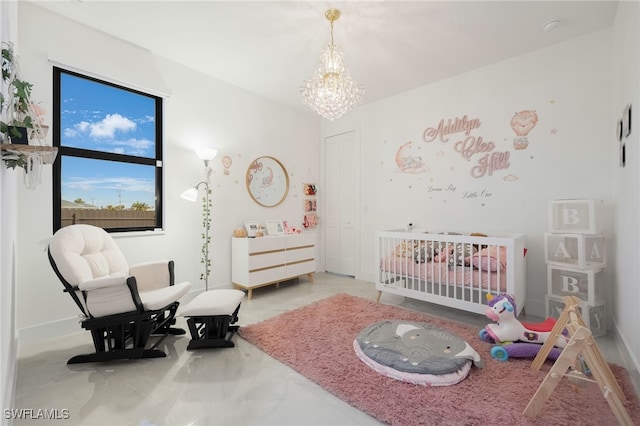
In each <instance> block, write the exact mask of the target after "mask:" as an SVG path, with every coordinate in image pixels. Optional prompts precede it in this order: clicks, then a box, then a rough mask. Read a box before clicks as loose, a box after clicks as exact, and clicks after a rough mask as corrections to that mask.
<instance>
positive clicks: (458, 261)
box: [437, 243, 477, 267]
mask: <svg viewBox="0 0 640 426" xmlns="http://www.w3.org/2000/svg"><path fill="white" fill-rule="evenodd" d="M476 251H477V249H476V246H475V245H473V244H467V243H449V244H447V246H446V247H445V250H443V251H442V252H441V254H440V258H439V260H437V261H438V262H447V263H448V264H449V267H453V266H464V265H468V264H469V261H470V258H471V255H473V254H474V253H475V252H476Z"/></svg>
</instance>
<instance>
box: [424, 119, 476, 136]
mask: <svg viewBox="0 0 640 426" xmlns="http://www.w3.org/2000/svg"><path fill="white" fill-rule="evenodd" d="M480 124H481V123H480V119H478V118H474V119H471V120H470V119H468V118H467V116H466V115H465V116H463V117H456V118H454V119H453V120H451V119H450V118H449V119H447V122H446V123H445V121H444V119H442V120H440V123H438V126H437V127H429V128H428V129H426V130H425V131H424V135H423V137H424V140H425V141H426V142H433V141H434V140H435V139H436V138H437V137H438V136H439V137H440V142H449V138H445V136H446V135H450V134H453V133H461V132H464V134H465V135H467V136H469V134H471V131H472V130H473V129H477V128H478V127H480Z"/></svg>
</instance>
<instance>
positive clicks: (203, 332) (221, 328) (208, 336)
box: [181, 289, 244, 350]
mask: <svg viewBox="0 0 640 426" xmlns="http://www.w3.org/2000/svg"><path fill="white" fill-rule="evenodd" d="M243 298H244V292H243V291H240V290H231V289H222V290H211V291H207V292H204V293H201V294H199V295H198V296H196V298H195V299H193V300H192V301H191V302H189V303H188V304H187V305H186V306H185V307H184V308H183V309H182V312H181V315H182V316H183V317H185V318H187V325H188V326H189V331H190V332H191V341H190V342H189V346H187V350H192V349H201V348H232V347H234V346H235V344H234V343H233V342H232V341H231V338H232V337H233V335H234V334H235V333H236V331H238V328H239V326H237V325H231V324H235V323H236V321H238V311H239V310H240V302H241V301H242V299H243Z"/></svg>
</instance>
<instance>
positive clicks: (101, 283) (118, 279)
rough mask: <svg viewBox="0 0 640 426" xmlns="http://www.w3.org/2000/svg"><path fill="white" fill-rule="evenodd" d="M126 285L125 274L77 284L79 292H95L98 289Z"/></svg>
mask: <svg viewBox="0 0 640 426" xmlns="http://www.w3.org/2000/svg"><path fill="white" fill-rule="evenodd" d="M126 284H127V276H126V275H125V274H116V275H115V276H107V277H100V278H96V279H95V280H88V281H85V282H81V283H79V284H78V288H79V289H80V290H95V289H98V288H107V287H117V286H123V285H126Z"/></svg>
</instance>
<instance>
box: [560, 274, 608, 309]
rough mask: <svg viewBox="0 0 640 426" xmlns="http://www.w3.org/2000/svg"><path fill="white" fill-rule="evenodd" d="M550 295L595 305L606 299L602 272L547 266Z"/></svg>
mask: <svg viewBox="0 0 640 426" xmlns="http://www.w3.org/2000/svg"><path fill="white" fill-rule="evenodd" d="M547 273H548V279H547V285H548V289H547V290H548V294H549V295H551V296H555V297H558V298H560V299H562V298H563V297H565V296H575V297H577V298H578V299H580V300H581V301H583V302H585V303H588V304H590V305H594V304H596V303H599V302H601V301H602V300H603V299H604V292H603V284H602V270H600V269H576V268H569V267H565V266H557V265H547Z"/></svg>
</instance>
